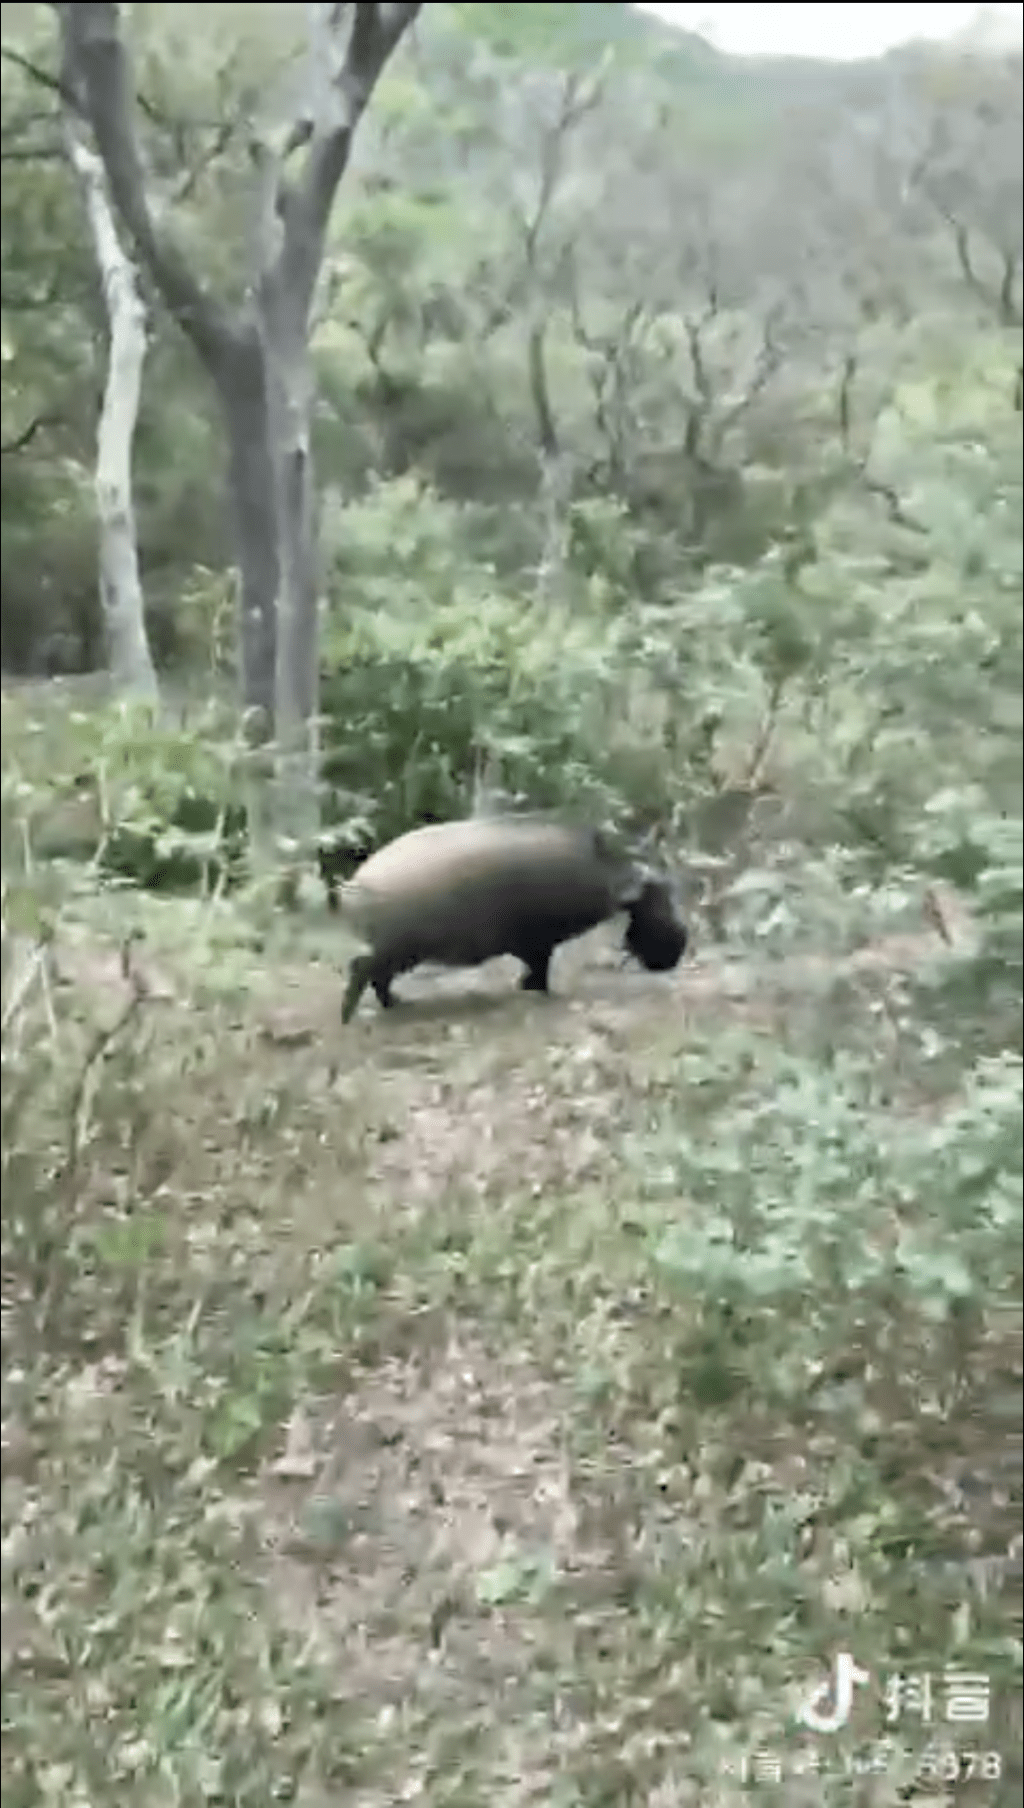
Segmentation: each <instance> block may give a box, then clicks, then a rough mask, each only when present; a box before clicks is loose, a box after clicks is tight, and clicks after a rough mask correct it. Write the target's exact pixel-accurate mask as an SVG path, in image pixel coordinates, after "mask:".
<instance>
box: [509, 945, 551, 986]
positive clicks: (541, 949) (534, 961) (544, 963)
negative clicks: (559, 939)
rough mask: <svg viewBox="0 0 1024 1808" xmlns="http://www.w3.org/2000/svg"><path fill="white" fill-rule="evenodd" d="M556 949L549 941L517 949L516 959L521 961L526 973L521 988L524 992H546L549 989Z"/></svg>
mask: <svg viewBox="0 0 1024 1808" xmlns="http://www.w3.org/2000/svg"><path fill="white" fill-rule="evenodd" d="M553 953H554V948H553V946H552V944H551V943H550V942H549V941H544V942H535V943H532V944H527V945H526V946H520V947H518V948H517V949H516V957H517V959H519V960H521V961H522V963H523V965H524V967H525V968H526V972H525V973H524V974H523V977H522V980H521V981H520V986H521V989H522V991H524V992H546V991H547V989H548V970H549V968H550V966H551V956H552V954H553Z"/></svg>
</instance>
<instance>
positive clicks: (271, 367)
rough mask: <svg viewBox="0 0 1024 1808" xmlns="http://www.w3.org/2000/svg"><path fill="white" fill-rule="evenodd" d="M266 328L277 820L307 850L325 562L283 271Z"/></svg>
mask: <svg viewBox="0 0 1024 1808" xmlns="http://www.w3.org/2000/svg"><path fill="white" fill-rule="evenodd" d="M260 331H261V338H262V344H263V356H264V365H263V368H264V370H265V372H266V386H267V428H268V434H267V438H268V445H269V462H270V466H271V469H272V472H273V488H274V518H275V520H276V524H277V558H278V583H277V649H276V651H277V658H276V666H275V686H274V721H275V738H276V742H277V754H278V764H277V817H278V821H279V822H280V823H282V824H287V833H288V839H289V840H290V841H292V842H293V843H295V844H296V845H297V847H299V848H303V849H305V851H307V852H308V845H309V844H311V843H312V841H313V839H314V838H315V836H316V831H317V828H318V814H319V812H318V801H317V779H318V773H319V744H318V743H319V733H318V721H317V701H318V691H319V657H318V641H319V634H318V625H319V624H318V608H319V586H318V559H317V531H316V530H317V511H316V486H315V480H314V472H313V457H312V447H311V443H310V421H311V412H312V406H311V404H312V390H313V380H312V371H311V366H310V357H309V351H308V348H307V333H308V327H307V320H306V306H305V298H304V296H303V295H302V294H301V292H300V293H296V292H295V291H294V290H293V289H292V288H291V286H290V285H289V283H288V281H287V277H286V276H285V275H284V273H282V272H275V273H274V274H273V275H271V276H270V277H268V278H267V279H265V281H264V283H263V285H262V288H261V295H260Z"/></svg>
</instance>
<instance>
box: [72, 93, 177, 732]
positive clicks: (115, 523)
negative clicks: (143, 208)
mask: <svg viewBox="0 0 1024 1808" xmlns="http://www.w3.org/2000/svg"><path fill="white" fill-rule="evenodd" d="M65 135H66V140H67V147H68V157H69V160H70V162H71V166H72V169H73V170H74V172H75V174H76V176H77V177H78V181H79V184H80V186H81V189H82V195H83V198H84V201H85V209H86V216H87V218H88V221H89V229H90V232H91V233H92V241H93V246H94V249H95V252H96V262H97V264H98V266H99V271H100V277H101V279H102V283H103V295H104V300H105V302H106V309H107V320H108V323H109V327H110V354H109V361H108V364H107V380H106V383H105V385H104V390H103V407H102V410H101V413H100V424H99V433H98V437H97V450H96V512H97V516H98V520H99V584H100V603H101V607H102V610H103V624H104V628H105V630H106V638H107V657H108V660H109V664H110V674H111V677H112V678H113V681H114V685H115V688H116V689H117V690H118V691H120V692H121V693H122V694H124V695H129V696H136V697H140V698H145V699H148V700H150V701H154V702H155V701H156V699H157V697H158V695H159V687H158V685H157V677H156V668H155V666H154V664H153V658H152V654H151V652H150V648H149V640H148V638H147V635H146V617H145V609H144V603H143V594H142V583H141V580H140V577H139V556H138V542H137V539H136V534H135V507H134V502H133V499H132V444H133V441H134V438H135V425H136V422H137V420H138V415H139V397H140V395H141V391H142V367H143V364H144V362H145V357H146V310H145V308H144V306H143V304H142V299H141V297H140V295H139V290H138V283H137V281H136V276H135V269H134V266H133V264H132V262H131V259H130V258H129V257H127V256H126V255H125V253H124V250H123V249H122V246H121V241H120V239H119V238H118V235H117V228H116V226H115V224H114V215H113V212H112V210H111V206H110V201H109V198H108V195H107V183H106V175H105V173H104V168H103V163H102V161H101V159H100V158H99V157H98V156H97V154H96V152H95V151H94V150H92V148H91V147H90V146H89V145H88V144H87V143H86V141H85V138H84V137H83V135H82V132H81V131H80V130H79V129H78V127H77V124H76V122H75V121H74V120H73V119H71V118H68V119H67V121H66V127H65Z"/></svg>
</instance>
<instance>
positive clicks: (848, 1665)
mask: <svg viewBox="0 0 1024 1808" xmlns="http://www.w3.org/2000/svg"><path fill="white" fill-rule="evenodd" d="M870 1681H871V1673H870V1671H868V1670H862V1669H861V1668H860V1666H859V1665H858V1664H856V1663H854V1660H853V1658H852V1657H851V1656H850V1653H849V1652H848V1651H840V1652H839V1654H838V1656H837V1657H836V1660H835V1664H834V1666H833V1673H832V1675H831V1676H830V1677H829V1679H828V1681H827V1682H822V1683H819V1684H818V1687H817V1688H816V1689H815V1690H814V1693H813V1694H812V1695H809V1696H808V1697H807V1700H806V1701H805V1702H804V1704H803V1707H802V1708H801V1709H800V1712H799V1713H798V1715H797V1719H798V1720H799V1721H800V1724H801V1725H802V1726H808V1727H810V1729H811V1731H812V1733H838V1731H839V1729H840V1727H842V1726H845V1725H846V1723H847V1721H848V1720H849V1718H850V1715H851V1713H852V1712H853V1691H854V1688H855V1687H856V1685H857V1684H858V1683H864V1682H870Z"/></svg>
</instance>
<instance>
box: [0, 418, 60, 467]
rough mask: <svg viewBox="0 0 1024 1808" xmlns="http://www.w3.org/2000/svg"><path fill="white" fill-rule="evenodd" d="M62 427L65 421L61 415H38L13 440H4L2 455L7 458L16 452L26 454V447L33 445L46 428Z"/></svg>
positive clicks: (1, 446) (0, 446)
mask: <svg viewBox="0 0 1024 1808" xmlns="http://www.w3.org/2000/svg"><path fill="white" fill-rule="evenodd" d="M60 426H63V420H62V417H61V416H60V415H59V414H53V413H49V412H48V413H45V414H37V415H36V416H35V418H34V419H33V420H31V421H29V424H28V426H27V427H23V428H22V430H21V432H20V433H16V434H15V436H14V438H13V439H5V440H4V442H3V444H2V445H0V454H2V455H3V457H4V458H7V457H8V456H9V455H11V454H13V453H15V452H24V450H25V447H26V446H27V445H30V444H31V442H32V440H34V439H35V436H36V434H37V433H41V432H42V430H43V428H44V427H60Z"/></svg>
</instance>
